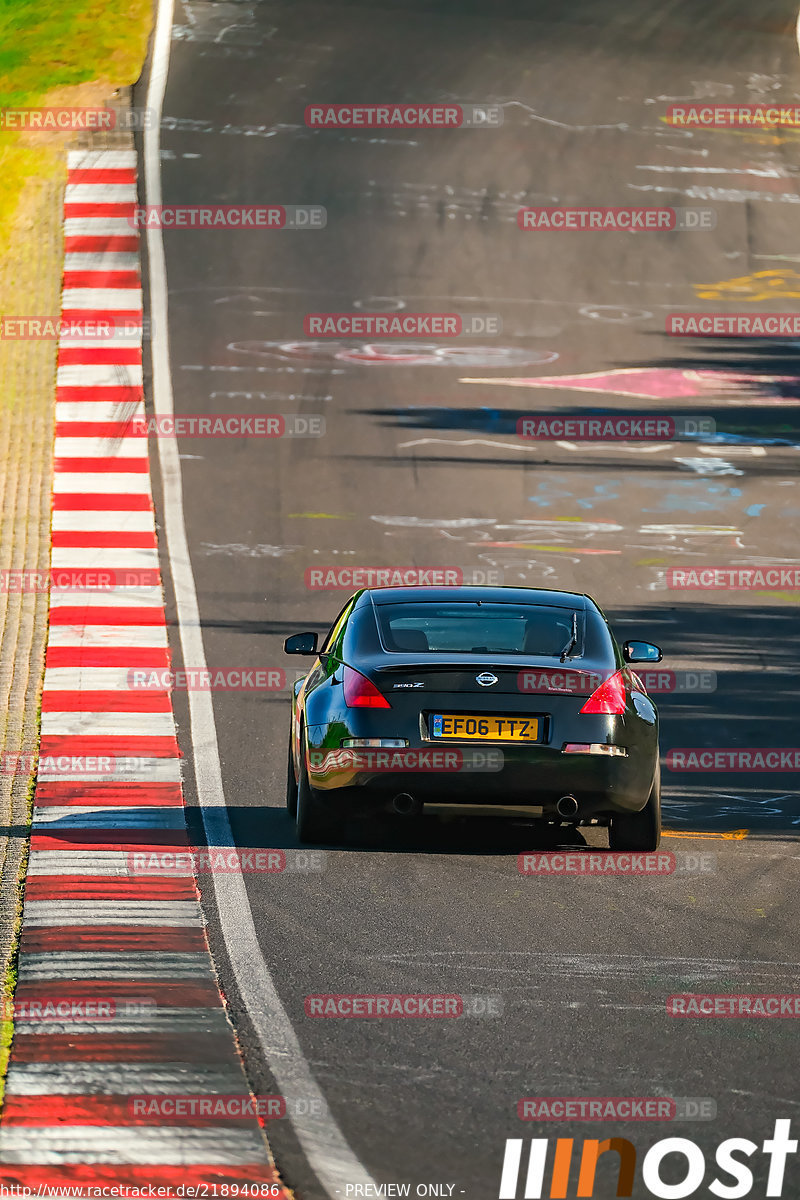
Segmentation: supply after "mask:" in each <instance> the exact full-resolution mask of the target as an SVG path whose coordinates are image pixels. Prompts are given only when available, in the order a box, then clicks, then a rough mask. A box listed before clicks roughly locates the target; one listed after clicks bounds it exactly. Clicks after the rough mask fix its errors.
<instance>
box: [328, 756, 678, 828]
mask: <svg viewBox="0 0 800 1200" xmlns="http://www.w3.org/2000/svg"><path fill="white" fill-rule="evenodd" d="M498 752H499V753H498ZM656 766H657V748H656V747H655V746H654V747H653V751H652V753H651V754H643V753H642V752H641V750H639V751H638V752H637V753H636V755H635V756H633V755H629V756H628V757H610V756H607V755H605V754H603V755H599V754H598V755H595V754H565V753H563V752H562V750H561V749H560V748H558V749H556V748H553V747H549V746H535V747H518V746H513V747H509V746H504V747H499V746H497V745H488V744H487V745H481V746H480V747H476V746H475V745H474V744H469V743H465V744H456V743H451V744H448V745H447V746H446V747H442V746H435V747H431V746H430V745H427V746H425V745H422V746H419V747H415V748H409V749H408V750H403V751H398V752H396V753H394V754H393V753H392V752H391V751H387V752H385V753H384V754H383V755H381V754H379V753H378V752H374V751H373V752H369V753H365V752H361V751H347V750H342V749H337V750H331V749H325V748H323V747H317V748H316V749H315V748H314V746H313V743H312V746H311V749H310V753H309V760H308V774H309V782H310V783H311V786H312V787H313V788H315V789H316V790H317V791H318V793H319V794H320V799H321V800H322V801H323V802H324V801H325V799H326V797H327V799H328V801H329V802H330V803H331V804H332V805H335V804H336V802H337V793H344V792H345V791H346V793H347V795H346V799H347V801H348V802H349V803H350V804H351V805H352V804H353V802H355V804H356V806H357V807H359V808H369V807H376V808H381V807H384V806H386V805H387V804H389V803H390V802H391V800H392V799H393V797H395V796H397V795H398V794H400V793H407V794H408V795H410V796H412V797H413V798H414V799H415V800H417V801H419V802H420V803H421V804H424V805H435V806H437V807H439V806H443V807H444V806H447V807H452V808H453V809H455V808H457V807H458V806H467V805H477V806H480V807H481V808H483V807H487V806H488V807H496V808H497V809H498V812H499V810H500V809H509V808H511V809H520V810H523V809H525V810H527V815H530V816H534V817H535V816H541V817H543V818H545V819H546V818H549V817H552V818H556V817H558V816H559V814H558V811H557V808H556V806H557V804H558V801H559V800H560V799H561V798H562V797H564V796H573V797H574V798H575V800H576V801H577V803H578V812H577V814H576V817H575V819H576V820H579V821H580V820H588V819H592V818H595V817H602V816H605V815H612V814H613V813H624V812H638V811H639V810H640V809H642V808H643V807H644V805H645V804H646V802H647V799H648V796H649V795H650V790H651V787H652V783H653V778H654V775H655V771H656ZM341 800H342V801H344V800H345V796H344V794H342V796H341Z"/></svg>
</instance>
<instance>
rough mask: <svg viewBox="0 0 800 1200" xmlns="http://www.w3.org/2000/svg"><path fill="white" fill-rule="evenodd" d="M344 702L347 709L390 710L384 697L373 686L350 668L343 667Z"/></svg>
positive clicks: (364, 676)
mask: <svg viewBox="0 0 800 1200" xmlns="http://www.w3.org/2000/svg"><path fill="white" fill-rule="evenodd" d="M343 670H344V702H345V704H346V705H347V707H348V708H391V707H392V706H391V704H390V703H389V701H388V700H387V699H386V697H385V696H384V695H383V694H382V693H381V692H379V691H378V689H377V688H376V687H375V684H374V683H372V681H371V680H369V679H367V677H366V675H362V674H361V673H360V672H359V671H354V670H353V668H352V667H344V669H343Z"/></svg>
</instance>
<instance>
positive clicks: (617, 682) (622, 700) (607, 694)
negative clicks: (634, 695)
mask: <svg viewBox="0 0 800 1200" xmlns="http://www.w3.org/2000/svg"><path fill="white" fill-rule="evenodd" d="M626 700H627V697H626V695H625V679H624V677H623V674H622V671H615V672H614V674H613V675H609V677H608V679H606V680H604V681H603V683H601V684H600V687H599V688H597V689H596V690H595V691H594V692H592V694H591V696H590V697H589V699H588V700H587V701H586V703H585V704H584V706H583V708H582V709H581V712H582V713H606V714H607V715H609V716H615V717H619V716H622V714H623V713H624V712H625V704H626Z"/></svg>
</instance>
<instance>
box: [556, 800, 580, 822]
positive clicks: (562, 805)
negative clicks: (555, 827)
mask: <svg viewBox="0 0 800 1200" xmlns="http://www.w3.org/2000/svg"><path fill="white" fill-rule="evenodd" d="M577 811H578V801H577V800H576V799H575V797H574V796H562V797H561V799H560V800H559V802H558V804H556V812H557V813H558V815H559V816H560V817H574V816H575V815H576V813H577Z"/></svg>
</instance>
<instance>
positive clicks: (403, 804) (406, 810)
mask: <svg viewBox="0 0 800 1200" xmlns="http://www.w3.org/2000/svg"><path fill="white" fill-rule="evenodd" d="M392 808H393V809H394V811H395V812H396V813H398V814H399V815H400V816H401V817H415V816H416V815H417V813H420V812H422V804H421V802H420V801H419V800H417V799H416V798H415V797H414V796H410V795H409V794H408V792H400V793H398V795H397V796H395V798H394V800H392Z"/></svg>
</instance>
